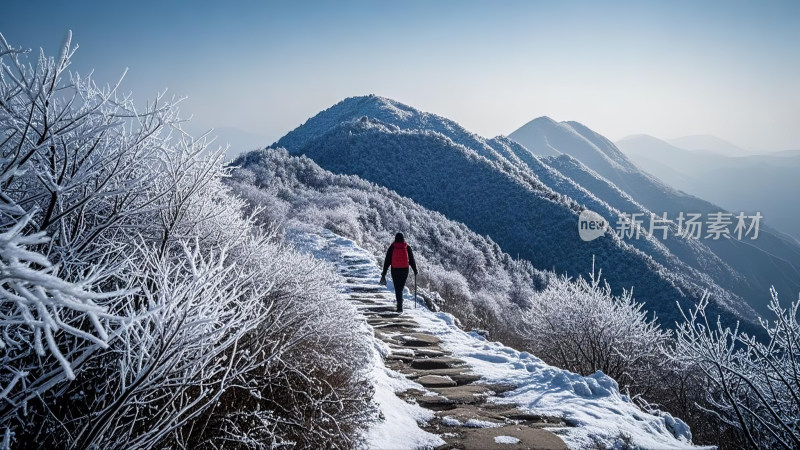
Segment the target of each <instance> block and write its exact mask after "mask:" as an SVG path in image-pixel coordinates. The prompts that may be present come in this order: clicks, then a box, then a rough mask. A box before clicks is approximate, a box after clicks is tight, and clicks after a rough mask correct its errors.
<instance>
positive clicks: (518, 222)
mask: <svg viewBox="0 0 800 450" xmlns="http://www.w3.org/2000/svg"><path fill="white" fill-rule="evenodd" d="M532 124H533V125H532ZM510 137H511V139H509V138H506V137H502V136H501V137H496V138H493V139H486V138H483V137H480V136H478V135H476V134H473V133H470V132H469V131H467V130H465V129H464V128H462V127H461V126H459V125H458V124H457V123H455V122H453V121H450V120H448V119H445V118H443V117H440V116H437V115H434V114H429V113H424V112H421V111H418V110H416V109H414V108H412V107H409V106H407V105H403V104H401V103H399V102H396V101H393V100H390V99H386V98H382V97H377V96H365V97H353V98H348V99H346V100H344V101H342V102H340V103H338V104H336V105H334V106H333V107H331V108H329V109H327V110H325V111H322V112H320V113H319V114H317V115H316V116H314V117H312V118H311V119H309V120H308V121H307V122H306V123H304V124H303V125H301V126H300V127H298V128H297V129H295V130H293V131H291V132H290V133H288V134H287V135H286V136H284V137H283V138H281V139H280V140H279V141H278V142H276V143H275V144H273V147H284V148H286V149H287V150H288V151H289V152H290V153H292V154H304V155H306V156H308V157H310V158H312V159H314V160H315V161H316V162H317V163H318V164H319V165H320V166H322V167H323V168H325V169H328V170H331V171H333V172H338V173H344V174H352V175H358V176H359V177H362V178H364V179H367V180H369V181H372V182H375V183H377V184H380V185H383V186H386V187H388V188H389V189H392V190H394V191H396V192H398V193H399V194H400V195H403V196H406V197H409V198H411V199H413V200H414V201H416V202H417V203H419V204H420V205H422V206H424V207H426V208H429V209H432V210H435V211H438V212H440V213H442V214H444V215H445V216H447V217H448V218H450V219H453V220H457V221H459V222H462V223H464V224H466V225H467V226H468V227H470V228H471V229H472V230H474V231H475V232H477V233H479V234H483V235H488V236H490V237H491V238H492V239H493V240H495V241H496V242H497V243H498V244H499V245H500V246H501V248H503V250H504V251H506V252H508V253H510V254H512V255H519V256H520V257H522V258H525V259H527V260H530V261H531V262H532V263H533V264H534V266H536V267H538V268H540V269H555V270H556V271H557V272H560V273H563V272H566V273H569V274H570V275H573V276H576V275H585V274H587V273H588V272H589V270H590V269H591V264H592V257H593V256H596V257H597V259H598V261H597V265H598V266H599V267H601V268H602V269H603V274H604V276H605V277H606V278H607V280H608V281H609V282H610V283H611V285H612V287H614V288H615V289H617V290H619V289H622V288H631V287H634V289H635V291H634V292H635V294H636V297H637V299H638V300H640V301H646V302H647V307H648V308H650V309H652V310H654V311H657V312H658V314H659V316H660V317H661V319H662V321H664V323H666V324H668V325H669V324H671V323H672V322H673V321H674V320H675V319H677V318H678V312H677V309H676V307H675V302H676V301H679V302H681V303H682V304H684V305H685V306H688V305H690V304H693V303H694V302H695V301H696V300H697V299H698V298H699V297H700V296H701V295H702V293H703V292H706V291H707V292H710V293H711V296H712V299H713V301H714V302H715V305H716V306H717V307H718V311H720V312H722V313H724V314H725V315H726V316H727V317H734V316H736V317H740V318H745V319H747V320H752V319H753V317H754V314H753V309H751V308H750V307H749V306H748V303H747V302H745V301H744V299H747V300H748V302H749V303H750V304H752V305H753V306H754V307H755V310H757V311H758V312H760V313H763V312H764V309H763V308H761V307H759V306H760V303H761V300H762V299H766V298H768V295H769V285H770V284H771V283H774V284H776V286H779V289H786V290H789V291H794V292H795V294H796V292H797V291H798V290H800V276H798V273H800V272H798V271H797V269H796V268H797V267H800V247H798V246H796V245H795V246H794V247H791V246H789V247H788V248H786V249H784V251H783V253H785V255H778V254H777V253H778V252H774V251H773V252H772V253H769V252H767V251H765V249H763V248H760V247H757V246H755V245H753V244H752V243H749V242H748V243H739V242H720V243H718V244H716V247H718V248H715V247H712V246H708V245H706V244H705V243H703V242H698V241H691V240H683V239H667V240H666V241H663V242H661V241H658V240H656V239H653V238H643V239H639V240H620V239H619V238H618V237H617V236H616V235H615V234H614V233H611V232H607V233H606V234H605V235H604V236H603V237H601V238H600V239H596V240H594V241H589V242H584V241H582V240H581V239H579V237H578V233H577V219H578V214H579V212H580V211H581V210H583V209H585V208H588V209H591V210H592V211H595V212H598V213H600V214H601V215H603V216H604V217H607V218H609V219H612V220H613V219H614V218H616V217H618V215H619V213H620V212H626V213H632V212H640V211H641V212H649V211H650V210H652V211H658V212H661V211H665V210H669V211H678V210H697V209H702V210H704V211H706V210H707V211H712V210H718V209H719V208H716V207H714V205H712V204H710V203H708V202H704V201H702V200H700V199H697V198H695V197H691V196H689V195H686V194H683V193H681V192H679V191H677V190H675V189H672V188H670V187H669V186H667V185H666V184H664V183H663V182H661V181H659V180H658V179H656V178H655V177H653V176H651V175H648V174H646V173H644V172H642V171H641V170H639V169H638V167H637V166H636V165H635V164H634V163H633V162H632V161H631V160H630V159H629V158H628V157H627V156H626V155H625V154H624V153H623V152H622V151H620V150H619V149H618V148H617V147H616V146H615V145H614V144H613V143H612V142H611V141H609V140H608V139H606V138H604V137H602V136H600V135H599V134H597V133H594V132H593V131H591V130H590V129H588V128H586V127H585V126H583V125H581V124H578V123H575V122H568V123H556V122H554V121H552V120H550V119H547V118H541V119H537V120H535V121H533V122H531V123H529V124H528V125H526V126H525V127H523V128H522V129H520V130H518V132H515V133H513V134H512V135H511V136H510ZM518 141H521V142H518ZM520 144H522V145H520ZM542 155H545V156H542ZM664 207H668V209H664ZM765 235H766V236H767V237H766V238H765V239H764V245H763V246H762V247H769V245H773V246H775V245H784V242H783V241H780V239H781V238H780V237H779V236H776V235H772V234H770V233H769V232H766V233H765ZM760 239H761V238H760ZM784 256H785V258H784ZM754 257H756V258H761V259H760V260H758V263H761V264H762V265H761V266H760V267H759V266H756V269H754V268H753V267H754V266H753V265H752V264H747V260H748V259H750V258H754ZM792 297H793V295H790V296H789V297H788V298H792ZM764 303H765V302H764Z"/></svg>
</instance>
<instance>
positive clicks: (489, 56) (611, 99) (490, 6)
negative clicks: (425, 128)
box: [0, 0, 800, 150]
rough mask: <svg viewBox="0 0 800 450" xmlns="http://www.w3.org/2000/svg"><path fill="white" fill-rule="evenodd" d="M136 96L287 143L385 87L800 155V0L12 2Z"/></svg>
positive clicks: (44, 43)
mask: <svg viewBox="0 0 800 450" xmlns="http://www.w3.org/2000/svg"><path fill="white" fill-rule="evenodd" d="M67 29H72V30H73V31H74V40H75V41H77V42H78V43H79V44H80V47H81V48H80V50H79V51H78V53H77V55H76V64H75V66H74V67H75V68H76V69H79V70H84V69H87V68H95V69H97V70H96V72H95V73H96V75H97V78H99V79H101V80H104V81H108V82H110V81H113V80H115V79H116V77H117V76H118V75H119V74H120V73H121V72H122V70H123V69H124V68H125V67H129V68H130V72H129V74H128V76H127V78H126V80H127V81H126V83H125V84H124V86H125V87H126V88H127V90H132V91H133V92H134V93H135V94H136V96H137V97H139V98H142V97H152V96H153V94H154V93H155V92H156V91H158V90H161V89H163V88H166V87H168V88H169V89H170V92H172V93H174V94H178V95H182V96H183V95H185V96H188V97H189V100H188V101H187V102H186V103H185V104H184V106H183V110H184V111H185V112H186V113H187V114H188V113H191V114H193V115H194V127H202V128H205V127H235V128H238V129H241V130H244V131H247V132H250V133H255V134H259V135H262V136H264V140H265V144H266V143H270V142H273V141H274V140H276V139H277V138H279V137H280V136H282V135H283V134H285V133H286V132H288V131H289V130H291V129H292V128H294V127H296V126H297V125H299V124H301V123H302V122H303V121H305V119H307V118H308V117H310V116H311V115H314V114H315V113H316V112H318V111H319V110H321V109H324V108H326V107H328V106H330V105H332V104H334V103H336V102H337V101H339V100H341V99H342V98H345V97H348V96H353V95H362V94H368V93H376V94H378V95H383V96H387V97H392V98H395V99H397V100H399V101H402V102H404V103H408V104H411V105H412V106H415V107H418V108H420V109H423V110H426V111H430V112H435V113H437V114H440V115H444V116H446V117H449V118H452V119H454V120H456V121H458V122H459V123H461V124H462V125H463V126H465V127H466V128H468V129H469V130H472V131H475V132H477V133H479V134H482V135H485V136H494V135H497V134H508V133H510V132H512V131H514V130H515V129H516V128H518V127H519V126H521V125H523V124H524V123H526V122H527V121H528V120H531V119H533V118H535V117H538V116H541V115H548V116H550V117H552V118H554V119H556V120H577V121H580V122H582V123H584V124H586V125H587V126H589V127H590V128H593V129H595V130H596V131H598V132H600V133H602V134H605V135H606V136H608V137H609V138H611V139H618V138H621V137H623V136H625V135H628V134H633V133H648V134H652V135H655V136H658V137H662V138H673V137H678V136H682V135H689V134H714V135H717V136H719V137H722V138H726V139H729V140H731V141H733V142H734V143H737V144H739V145H742V146H744V147H746V148H750V149H765V150H772V149H788V148H795V149H800V2H797V1H792V2H768V1H767V2H761V1H759V2H756V1H752V2H738V1H723V2H708V1H691V2H689V1H686V2H683V1H670V2H658V3H656V2H653V3H651V2H611V3H606V2H586V3H583V2H580V3H579V2H566V3H562V2H531V1H526V2H510V1H504V2H488V1H487V2H465V1H454V2H432V1H420V2H348V3H347V4H341V3H340V2H324V3H322V2H321V3H303V2H280V3H277V2H276V3H272V2H235V1H228V2H223V1H214V2H191V3H189V2H185V3H184V2H174V1H165V0H162V1H159V2H150V1H131V2H126V3H123V2H110V1H109V2H100V1H75V2H65V1H60V2H37V1H26V2H22V1H18V2H9V3H8V4H6V5H4V6H3V8H2V15H0V32H2V33H3V34H4V35H5V36H6V39H8V40H9V41H10V42H11V43H12V44H14V45H18V46H19V45H22V46H25V47H29V48H38V47H44V48H45V49H46V50H49V51H50V52H51V53H52V52H54V51H55V49H56V48H57V46H58V45H59V43H60V42H61V40H62V38H63V35H64V33H65V31H66V30H67Z"/></svg>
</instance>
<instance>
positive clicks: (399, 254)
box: [392, 242, 408, 269]
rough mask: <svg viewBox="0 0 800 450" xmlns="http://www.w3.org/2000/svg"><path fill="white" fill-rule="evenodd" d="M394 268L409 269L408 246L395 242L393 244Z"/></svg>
mask: <svg viewBox="0 0 800 450" xmlns="http://www.w3.org/2000/svg"><path fill="white" fill-rule="evenodd" d="M392 247H394V248H393V249H392V267H393V268H395V269H408V244H406V243H405V242H395V243H394V244H392Z"/></svg>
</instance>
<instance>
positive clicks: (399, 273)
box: [392, 267, 408, 312]
mask: <svg viewBox="0 0 800 450" xmlns="http://www.w3.org/2000/svg"><path fill="white" fill-rule="evenodd" d="M407 279H408V267H406V268H405V269H395V268H394V267H392V283H393V284H394V295H395V296H397V312H403V287H405V285H406V280H407Z"/></svg>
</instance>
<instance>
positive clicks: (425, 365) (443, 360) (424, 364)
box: [411, 356, 467, 370]
mask: <svg viewBox="0 0 800 450" xmlns="http://www.w3.org/2000/svg"><path fill="white" fill-rule="evenodd" d="M466 364H467V362H466V361H464V360H462V359H457V358H451V357H449V356H439V357H436V358H416V359H414V360H413V361H412V362H411V368H412V369H421V370H436V369H452V368H455V367H461V366H465V365H466Z"/></svg>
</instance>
